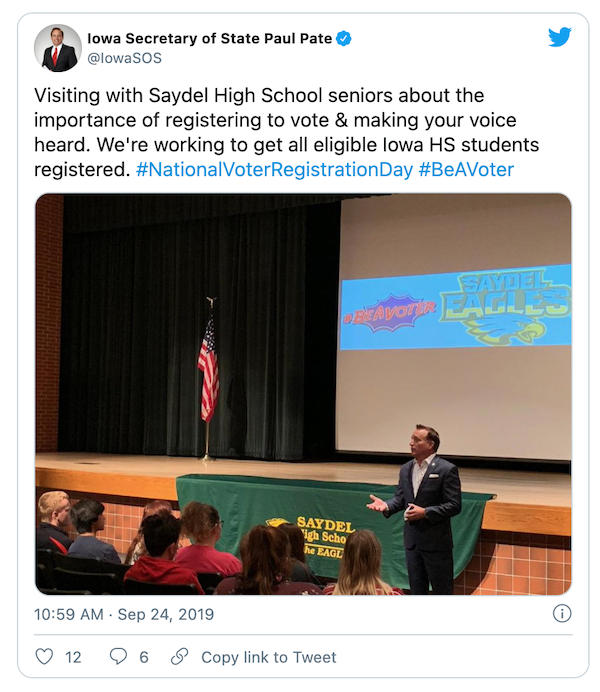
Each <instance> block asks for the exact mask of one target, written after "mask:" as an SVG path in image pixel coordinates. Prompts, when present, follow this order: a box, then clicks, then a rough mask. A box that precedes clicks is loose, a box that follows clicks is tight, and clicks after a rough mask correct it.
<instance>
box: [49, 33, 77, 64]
mask: <svg viewBox="0 0 600 692" xmlns="http://www.w3.org/2000/svg"><path fill="white" fill-rule="evenodd" d="M50 38H51V39H52V45H51V46H50V48H46V50H45V51H44V59H43V61H42V67H46V68H48V69H49V70H50V72H66V71H67V70H70V69H71V68H72V67H75V65H77V57H76V55H75V48H72V47H71V46H66V45H65V44H64V43H63V38H64V34H63V31H62V29H59V28H58V27H54V29H52V31H51V32H50Z"/></svg>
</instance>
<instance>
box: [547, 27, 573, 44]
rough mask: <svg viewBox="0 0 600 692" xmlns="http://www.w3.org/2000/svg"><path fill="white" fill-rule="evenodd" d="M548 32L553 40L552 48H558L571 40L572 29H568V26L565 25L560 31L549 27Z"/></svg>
mask: <svg viewBox="0 0 600 692" xmlns="http://www.w3.org/2000/svg"><path fill="white" fill-rule="evenodd" d="M548 34H549V35H550V40H551V41H552V43H551V44H550V48H558V47H559V46H564V45H565V43H566V42H567V41H568V40H569V36H570V35H571V29H567V27H566V26H563V28H562V29H561V30H560V31H559V32H558V33H556V31H552V29H548Z"/></svg>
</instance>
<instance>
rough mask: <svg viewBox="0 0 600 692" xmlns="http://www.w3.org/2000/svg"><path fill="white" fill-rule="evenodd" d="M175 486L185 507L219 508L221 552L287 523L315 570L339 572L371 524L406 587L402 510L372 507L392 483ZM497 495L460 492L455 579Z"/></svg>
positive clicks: (256, 481)
mask: <svg viewBox="0 0 600 692" xmlns="http://www.w3.org/2000/svg"><path fill="white" fill-rule="evenodd" d="M176 483H177V497H178V500H179V507H180V508H181V509H182V510H183V508H184V507H185V505H187V504H188V503H189V502H191V501H192V500H195V501H197V502H203V503H205V504H208V505H212V506H213V507H216V508H217V510H218V512H219V514H220V516H221V519H222V521H223V522H224V525H223V532H222V536H221V539H220V541H219V543H218V546H217V547H218V549H219V550H224V551H227V552H230V553H234V554H236V555H239V544H240V540H241V538H242V536H243V535H244V534H245V533H246V532H247V531H249V530H250V529H251V528H252V527H253V526H256V525H257V524H265V523H266V524H269V525H273V526H277V525H278V524H280V523H282V522H283V521H288V522H290V523H293V524H297V525H298V526H299V527H300V528H301V529H302V531H303V533H304V537H305V553H306V561H307V563H308V564H309V565H310V567H311V568H312V570H313V571H314V572H315V574H318V575H320V576H323V577H337V576H338V572H339V565H340V559H341V557H342V554H343V550H344V543H345V542H346V539H347V537H348V535H349V534H350V533H352V532H353V531H355V530H356V529H371V531H373V532H374V533H375V534H376V535H377V537H378V538H379V541H380V542H381V547H382V551H383V560H382V566H381V574H382V577H383V579H384V580H385V581H386V582H388V583H389V584H391V585H392V586H399V587H401V588H405V589H406V588H408V573H407V570H406V561H405V558H404V547H403V546H404V543H403V537H402V536H403V529H404V522H403V517H402V513H401V512H399V513H398V514H397V515H395V516H393V517H392V518H391V519H388V520H386V519H385V518H384V517H383V515H381V514H380V513H379V512H373V511H371V510H369V509H367V507H366V505H367V503H368V502H370V499H369V495H377V496H378V497H381V498H383V499H386V498H389V497H391V496H392V495H393V494H394V491H395V489H396V488H395V486H393V485H373V484H370V483H335V482H331V481H313V480H287V479H280V478H257V477H255V476H222V475H201V474H192V475H187V476H180V477H179V478H177V480H176ZM492 497H493V495H492V494H481V493H463V494H462V512H461V513H460V514H459V515H458V516H456V517H453V518H452V534H453V536H454V576H455V577H456V576H458V575H459V574H460V573H461V572H462V571H463V570H464V568H465V567H466V566H467V564H468V563H469V561H470V559H471V557H472V556H473V552H474V550H475V544H476V543H477V539H478V537H479V531H480V529H481V521H482V517H483V510H484V508H485V503H486V502H487V500H489V499H491V498H492Z"/></svg>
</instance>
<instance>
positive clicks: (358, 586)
mask: <svg viewBox="0 0 600 692" xmlns="http://www.w3.org/2000/svg"><path fill="white" fill-rule="evenodd" d="M380 570H381V544H380V543H379V541H378V539H377V536H376V535H375V534H374V533H373V532H372V531H369V530H367V529H364V530H360V531H355V532H354V533H351V534H350V535H349V536H348V539H347V541H346V545H345V546H344V554H343V555H342V563H341V565H340V576H339V579H338V583H337V585H336V588H335V590H334V592H333V593H334V594H347V595H352V594H356V595H358V594H365V595H369V594H371V595H374V594H377V593H378V592H379V593H390V592H391V590H392V589H391V587H390V586H389V585H388V584H386V583H385V582H384V581H383V580H382V579H381V576H380Z"/></svg>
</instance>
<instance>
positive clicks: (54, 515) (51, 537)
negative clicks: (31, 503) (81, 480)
mask: <svg viewBox="0 0 600 692" xmlns="http://www.w3.org/2000/svg"><path fill="white" fill-rule="evenodd" d="M70 509H71V503H70V502H69V496H68V495H67V493H64V492H63V491H62V490H53V491H52V492H49V493H44V494H43V495H42V496H41V497H40V499H39V500H38V510H39V512H40V525H39V526H38V527H37V529H36V532H35V547H36V548H37V549H38V550H48V549H50V550H53V551H54V552H56V553H64V554H65V555H66V554H67V550H68V549H69V546H70V545H71V543H73V540H72V539H71V538H69V537H68V536H67V526H68V525H69V510H70Z"/></svg>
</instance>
